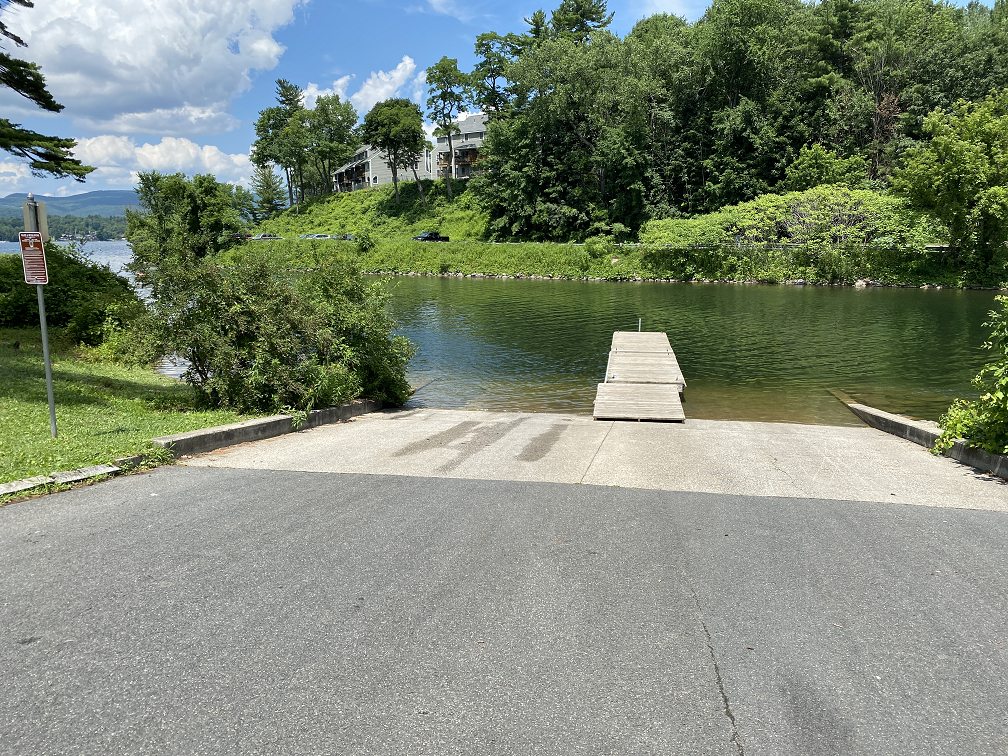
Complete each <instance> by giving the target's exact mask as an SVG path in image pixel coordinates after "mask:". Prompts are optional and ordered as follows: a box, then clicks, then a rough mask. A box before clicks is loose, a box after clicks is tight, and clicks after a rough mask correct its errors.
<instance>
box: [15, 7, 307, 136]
mask: <svg viewBox="0 0 1008 756" xmlns="http://www.w3.org/2000/svg"><path fill="white" fill-rule="evenodd" d="M300 2H301V0H230V1H229V2H225V3H220V2H217V3H211V4H209V6H210V7H208V5H207V4H206V3H203V2H199V0H174V1H168V0H47V2H44V3H39V4H38V6H37V7H36V8H34V9H33V10H31V11H30V12H20V9H18V8H17V7H16V6H11V5H8V6H6V8H5V10H4V11H3V13H2V18H3V21H4V23H5V24H7V25H8V26H9V27H10V28H11V30H12V31H13V32H14V33H16V34H18V35H20V36H21V37H23V38H24V39H25V41H26V42H28V51H27V55H28V57H29V59H30V60H33V61H34V62H36V63H38V64H39V65H40V66H41V67H42V71H43V72H44V73H45V77H46V81H47V83H48V84H49V88H50V91H51V92H52V93H53V94H54V96H55V97H56V99H57V101H59V102H60V103H62V104H63V105H65V106H66V108H67V109H66V111H64V112H65V113H66V114H67V115H70V116H71V117H72V118H74V119H75V120H79V122H80V123H81V124H86V125H87V126H89V127H91V128H102V129H107V130H109V131H120V132H127V133H152V132H153V133H164V134H190V135H191V134H205V133H216V132H220V131H222V130H225V129H228V128H233V127H234V126H236V125H237V121H235V119H234V118H233V117H231V116H230V115H229V114H228V108H229V106H230V103H231V100H232V98H234V97H235V96H236V95H238V94H240V93H242V92H244V91H245V90H247V89H248V88H249V86H250V85H251V80H250V72H251V71H253V70H266V69H271V68H273V67H274V66H276V64H277V63H278V61H279V60H280V55H281V54H282V53H283V51H284V48H283V46H282V45H280V44H279V43H278V42H277V41H276V40H275V39H273V33H274V32H275V31H276V30H277V29H279V28H281V27H283V26H285V25H286V24H288V23H290V22H291V21H292V20H293V18H294V8H295V6H297V5H298V4H299V3H300Z"/></svg>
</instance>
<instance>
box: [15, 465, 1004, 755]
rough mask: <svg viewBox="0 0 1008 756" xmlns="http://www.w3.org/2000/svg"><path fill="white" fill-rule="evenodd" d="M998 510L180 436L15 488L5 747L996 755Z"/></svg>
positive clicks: (1000, 630)
mask: <svg viewBox="0 0 1008 756" xmlns="http://www.w3.org/2000/svg"><path fill="white" fill-rule="evenodd" d="M1006 536H1008V514H1005V513H1002V512H994V511H978V510H971V509H962V508H960V509H946V508H938V507H917V506H907V505H900V504H893V503H889V502H882V503H880V502H851V501H838V500H821V499H797V498H774V497H753V496H737V495H726V494H721V493H704V492H675V491H661V490H631V489H626V488H616V487H607V486H592V485H569V484H559V483H541V482H523V481H486V480H474V479H461V478H444V477H441V478H434V477H410V476H403V475H399V476H391V475H365V474H338V473H311V472H293V471H273V470H240V469H213V468H201V467H183V466H178V467H166V468H159V469H157V470H155V471H153V472H151V473H148V474H142V475H133V476H128V477H121V478H117V479H114V480H111V481H109V482H105V483H100V484H97V485H93V486H90V487H86V488H82V489H78V490H73V491H68V492H65V493H60V494H55V495H51V496H47V497H43V498H40V499H36V500H32V501H26V502H21V503H18V504H13V505H10V506H7V507H5V508H3V509H0V596H2V617H3V627H4V637H3V639H2V641H0V657H2V668H3V670H4V674H3V675H2V676H0V752H2V753H4V754H8V753H9V754H33V755H38V756H42V755H44V754H99V753H100V754H125V753H142V754H161V753H165V754H316V753H317V754H532V753H536V754H579V753H580V754H730V755H736V756H737V755H738V754H803V755H810V756H811V755H815V754H929V755H935V754H967V753H968V754H1005V753H1008V704H1006V702H1008V654H1006V647H1008V551H1006V549H1005V542H1006Z"/></svg>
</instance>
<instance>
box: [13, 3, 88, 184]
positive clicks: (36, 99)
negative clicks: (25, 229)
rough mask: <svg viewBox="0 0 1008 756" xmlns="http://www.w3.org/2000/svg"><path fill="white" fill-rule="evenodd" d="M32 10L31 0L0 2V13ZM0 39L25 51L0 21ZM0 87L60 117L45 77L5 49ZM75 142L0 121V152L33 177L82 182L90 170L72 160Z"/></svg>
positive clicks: (23, 44)
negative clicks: (11, 9) (12, 8)
mask: <svg viewBox="0 0 1008 756" xmlns="http://www.w3.org/2000/svg"><path fill="white" fill-rule="evenodd" d="M11 4H13V5H16V6H20V7H22V8H34V7H35V5H34V3H32V2H31V0H0V12H3V11H4V10H5V9H7V8H8V7H10V5H11ZM0 39H7V40H10V41H11V42H13V43H14V45H15V46H17V47H26V46H27V45H26V44H25V42H24V40H23V39H21V38H20V37H18V36H17V35H16V34H14V33H13V32H12V31H11V30H10V29H8V28H7V25H6V24H4V23H3V21H0ZM0 87H7V88H9V89H11V90H13V91H14V92H17V93H18V94H19V95H21V96H22V97H24V98H26V99H28V100H29V101H30V102H33V103H35V105H37V106H38V107H39V108H40V109H42V110H44V111H47V112H49V113H60V112H62V110H63V106H62V105H60V104H59V103H58V102H56V100H55V99H54V98H53V96H52V94H51V93H50V92H49V90H48V88H46V83H45V77H44V76H42V72H41V71H40V70H39V67H38V66H37V65H36V64H34V63H30V62H28V61H25V60H21V59H19V58H14V57H12V56H11V55H10V54H9V53H7V52H6V48H4V47H2V46H0ZM76 145H77V142H76V141H75V140H73V139H66V138H63V137H54V136H45V135H44V134H39V133H37V132H35V131H31V130H29V129H25V128H22V127H21V124H18V123H11V122H10V121H9V120H7V119H6V118H0V149H2V150H5V151H6V152H9V153H11V154H12V155H15V156H17V157H18V158H21V159H22V160H24V161H25V162H27V163H28V167H29V168H30V169H31V172H32V173H33V174H34V175H36V176H41V175H44V174H46V173H48V174H51V175H53V176H57V177H60V178H62V177H65V176H69V177H70V178H73V179H74V180H75V181H84V179H85V178H86V177H87V175H88V174H89V173H91V172H92V171H93V170H94V168H93V167H92V166H89V165H84V164H83V163H81V161H80V160H77V159H76V158H75V157H74V156H73V148H74V147H75V146H76Z"/></svg>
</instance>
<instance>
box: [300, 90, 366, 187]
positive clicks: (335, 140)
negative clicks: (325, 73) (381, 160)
mask: <svg viewBox="0 0 1008 756" xmlns="http://www.w3.org/2000/svg"><path fill="white" fill-rule="evenodd" d="M356 126H357V111H355V110H354V107H353V105H351V104H350V103H349V102H342V101H340V98H339V95H338V94H331V95H324V96H322V97H319V98H318V99H317V100H316V101H315V107H314V108H312V109H311V110H310V111H308V137H309V139H310V145H309V147H308V153H309V155H310V157H311V160H312V163H313V165H314V167H315V170H316V172H317V174H318V175H319V176H320V177H324V179H325V187H326V192H331V191H333V190H334V186H333V181H334V180H335V174H336V169H337V168H339V167H340V166H341V165H343V164H344V163H345V162H347V161H348V160H349V159H350V158H351V157H352V156H353V154H354V152H356V151H357V148H358V147H359V146H360V140H359V139H358V137H357V134H356V132H355V130H354V129H355V127H356Z"/></svg>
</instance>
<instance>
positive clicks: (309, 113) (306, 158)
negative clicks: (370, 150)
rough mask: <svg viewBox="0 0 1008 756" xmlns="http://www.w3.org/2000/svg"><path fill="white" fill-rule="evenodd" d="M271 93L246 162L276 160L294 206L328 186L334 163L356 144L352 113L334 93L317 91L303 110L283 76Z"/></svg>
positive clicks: (342, 159) (301, 101)
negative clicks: (272, 96)
mask: <svg viewBox="0 0 1008 756" xmlns="http://www.w3.org/2000/svg"><path fill="white" fill-rule="evenodd" d="M276 96H277V105H274V106H273V107H269V108H265V109H264V110H261V111H259V118H258V119H257V120H256V125H255V129H256V140H255V142H254V143H253V145H252V162H253V163H255V164H256V165H257V166H266V165H277V166H280V168H282V169H283V171H284V176H285V177H286V179H287V198H288V201H289V204H290V206H291V207H297V205H298V204H299V203H300V202H302V201H303V200H304V198H305V197H306V196H309V195H318V194H328V193H329V192H332V191H333V189H334V187H333V175H334V173H335V171H336V168H338V167H339V166H340V165H342V164H343V163H345V162H346V161H347V160H348V159H349V158H350V156H351V155H353V153H354V151H355V150H356V149H357V147H358V145H359V142H358V140H357V137H356V134H355V133H354V127H355V125H356V123H357V113H356V111H355V110H354V109H353V106H352V105H351V104H350V103H349V102H342V101H340V98H339V95H336V94H333V95H327V96H323V97H319V98H318V100H317V101H316V103H315V107H314V108H312V109H311V110H309V109H307V108H305V107H304V92H303V91H302V90H301V89H300V88H299V87H298V86H297V85H296V84H292V83H291V82H289V81H287V80H286V79H278V80H277V83H276Z"/></svg>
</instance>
